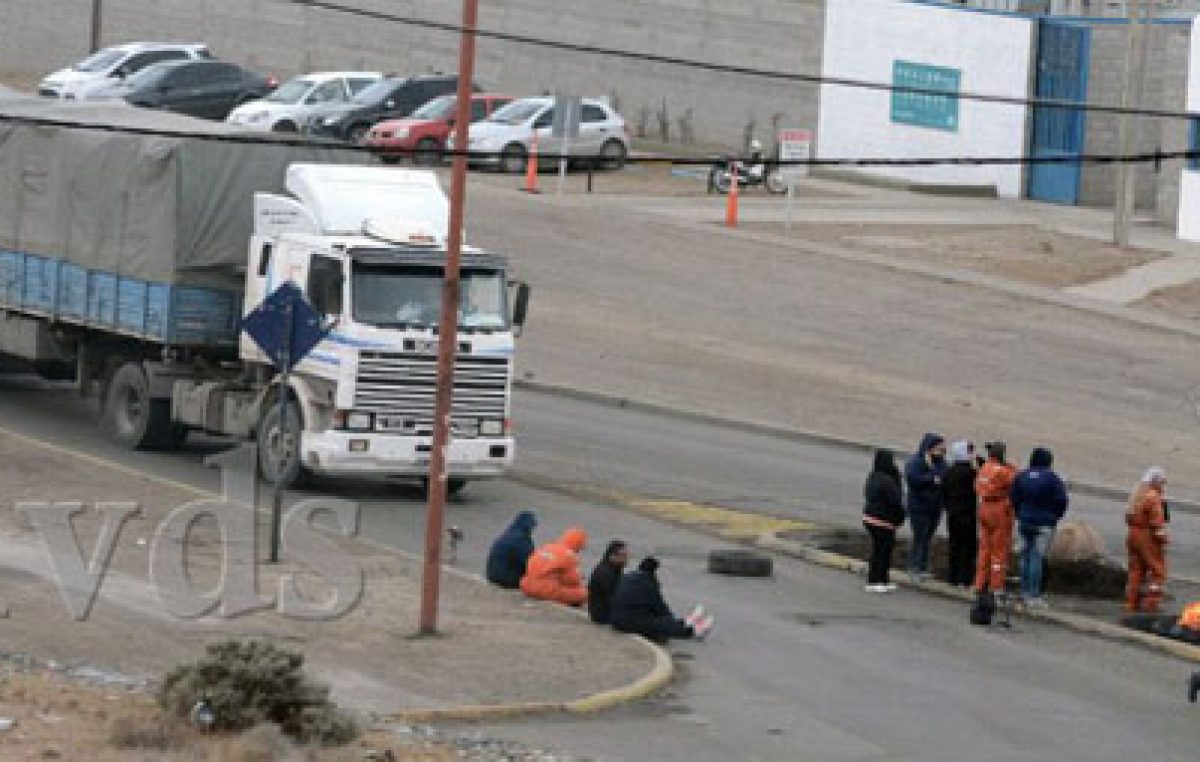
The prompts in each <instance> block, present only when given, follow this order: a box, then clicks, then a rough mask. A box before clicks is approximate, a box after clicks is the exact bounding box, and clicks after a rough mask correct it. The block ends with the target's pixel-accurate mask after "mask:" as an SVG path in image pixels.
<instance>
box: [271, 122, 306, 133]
mask: <svg viewBox="0 0 1200 762" xmlns="http://www.w3.org/2000/svg"><path fill="white" fill-rule="evenodd" d="M299 131H300V128H299V127H298V126H297V125H296V123H295V122H293V121H292V120H291V119H284V120H283V121H282V122H276V123H275V124H274V125H272V127H271V132H291V133H296V132H299Z"/></svg>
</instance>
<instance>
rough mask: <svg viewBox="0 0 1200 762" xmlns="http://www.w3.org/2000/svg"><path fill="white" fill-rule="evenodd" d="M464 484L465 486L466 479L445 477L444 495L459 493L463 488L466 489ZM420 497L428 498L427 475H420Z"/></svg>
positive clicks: (451, 495) (452, 495)
mask: <svg viewBox="0 0 1200 762" xmlns="http://www.w3.org/2000/svg"><path fill="white" fill-rule="evenodd" d="M466 486H467V480H466V479H447V480H446V497H454V496H455V495H457V494H458V493H460V492H462V491H463V490H464V489H466ZM421 498H422V499H424V500H428V499H429V477H428V476H422V477H421Z"/></svg>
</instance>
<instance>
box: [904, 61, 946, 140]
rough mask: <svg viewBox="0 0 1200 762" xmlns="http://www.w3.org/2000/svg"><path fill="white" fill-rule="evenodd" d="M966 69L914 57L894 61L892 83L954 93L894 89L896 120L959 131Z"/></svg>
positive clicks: (919, 125) (936, 128)
mask: <svg viewBox="0 0 1200 762" xmlns="http://www.w3.org/2000/svg"><path fill="white" fill-rule="evenodd" d="M961 82H962V71H960V70H959V69H947V68H946V67H944V66H929V65H927V64H919V63H913V62H912V61H895V62H893V63H892V84H893V85H894V86H896V87H918V88H921V89H924V90H937V91H939V92H946V93H953V95H935V94H933V93H906V92H902V91H898V90H893V91H892V121H893V122H898V123H900V124H915V125H917V126H918V127H930V128H932V129H935V130H950V131H951V132H957V131H958V93H959V85H960V83H961Z"/></svg>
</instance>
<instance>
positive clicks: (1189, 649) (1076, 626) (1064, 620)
mask: <svg viewBox="0 0 1200 762" xmlns="http://www.w3.org/2000/svg"><path fill="white" fill-rule="evenodd" d="M755 544H756V545H758V546H759V547H760V548H763V549H764V550H773V551H776V552H779V553H783V554H784V555H787V556H791V557H792V558H797V559H800V560H801V561H805V562H808V563H811V564H814V565H816V566H823V567H825V568H827V569H834V570H837V571H841V572H850V573H853V574H861V573H862V572H863V571H864V570H865V569H866V566H867V564H866V562H865V561H861V560H859V559H857V558H851V557H850V556H844V555H841V554H840V553H831V552H829V551H826V550H820V549H818V548H813V547H811V546H808V545H805V544H803V543H799V542H795V541H794V540H788V539H785V538H783V537H779V536H778V535H774V534H766V535H763V536H762V537H759V538H758V540H757V541H756V543H755ZM892 581H893V582H895V583H896V584H898V585H900V586H901V587H907V588H911V589H913V590H918V591H920V592H923V593H929V594H931V595H938V596H941V597H943V598H953V599H955V600H960V601H963V602H970V601H971V600H973V597H974V596H973V594H972V593H970V592H968V591H965V590H959V589H956V588H954V587H951V586H950V585H947V584H945V583H942V582H933V581H931V582H913V581H911V580H909V579H907V578H905V577H904V576H902V575H896V577H895V578H893V580H892ZM1021 616H1024V617H1027V618H1030V619H1039V620H1042V621H1044V622H1049V623H1051V624H1056V625H1058V626H1060V627H1064V628H1066V629H1069V630H1073V631H1075V632H1078V633H1081V634H1084V635H1093V636H1096V637H1100V638H1104V639H1105V640H1111V641H1116V642H1122V643H1132V644H1136V645H1139V646H1142V647H1144V648H1148V649H1151V650H1154V651H1159V652H1161V653H1165V654H1168V655H1170V656H1174V657H1176V658H1179V659H1183V660H1184V661H1190V662H1195V663H1200V646H1193V645H1189V644H1187V643H1181V642H1179V641H1177V640H1169V639H1167V638H1162V637H1159V636H1156V635H1151V634H1149V633H1145V632H1138V631H1137V630H1131V629H1129V628H1128V627H1122V626H1120V625H1117V624H1112V623H1111V622H1105V621H1102V620H1099V619H1094V618H1092V617H1088V616H1083V615H1082V614H1071V613H1067V612H1063V611H1025V612H1023V613H1022V614H1021Z"/></svg>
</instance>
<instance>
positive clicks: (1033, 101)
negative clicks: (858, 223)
mask: <svg viewBox="0 0 1200 762" xmlns="http://www.w3.org/2000/svg"><path fill="white" fill-rule="evenodd" d="M281 2H286V3H289V4H291V5H303V6H307V7H310V8H318V9H321V10H326V11H330V12H334V13H343V14H347V15H351V16H359V17H362V18H370V19H374V20H376V21H387V22H391V23H395V24H402V25H405V26H412V27H417V28H421V29H433V30H436V31H440V32H450V33H453V34H464V33H467V32H468V31H469V30H467V29H466V28H465V27H463V26H461V25H459V24H453V23H449V22H442V21H432V20H430V19H422V18H417V17H415V16H401V15H398V14H394V13H386V12H384V11H373V10H368V9H365V8H354V7H351V6H348V5H342V4H340V3H332V2H325V1H324V0H281ZM474 34H475V36H477V37H482V38H484V39H491V40H501V41H504V42H516V43H521V44H523V45H533V46H537V47H542V48H550V49H553V50H566V51H570V52H574V53H586V54H589V55H597V56H606V57H611V58H622V59H626V60H632V61H641V62H645V63H658V64H667V65H670V66H681V67H685V68H689V69H701V70H704V71H711V72H715V73H720V74H736V75H741V76H747V77H759V78H763V79H774V80H779V81H782V82H794V83H803V84H810V85H831V86H834V87H850V88H858V89H862V90H876V91H880V92H891V93H904V94H914V95H937V96H941V97H953V98H958V99H961V100H966V101H978V102H981V103H997V104H1002V105H1007V106H1029V107H1037V108H1055V109H1065V110H1070V111H1085V112H1093V113H1102V114H1125V115H1129V116H1146V117H1156V118H1162V119H1189V120H1190V119H1200V114H1192V113H1189V112H1187V111H1174V110H1171V109H1153V108H1141V107H1133V106H1121V105H1117V104H1110V103H1089V102H1087V101H1072V100H1062V99H1056V98H1017V97H1014V96H1008V95H994V94H989V93H974V92H947V91H946V90H940V89H937V88H923V87H911V86H907V85H894V84H891V83H888V82H873V81H870V80H864V79H855V78H852V77H829V76H824V75H821V74H805V73H799V72H786V71H778V70H773V69H756V68H753V67H749V66H733V65H730V64H718V63H712V62H710V61H700V60H697V59H693V58H680V57H676V56H664V55H659V54H657V53H646V52H641V51H635V50H622V49H620V48H607V47H602V46H599V45H584V44H582V43H576V42H566V41H564V40H551V39H547V38H544V37H533V36H530V35H524V34H513V33H511V32H501V31H498V30H495V29H487V28H483V27H478V28H476V29H475V32H474Z"/></svg>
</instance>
